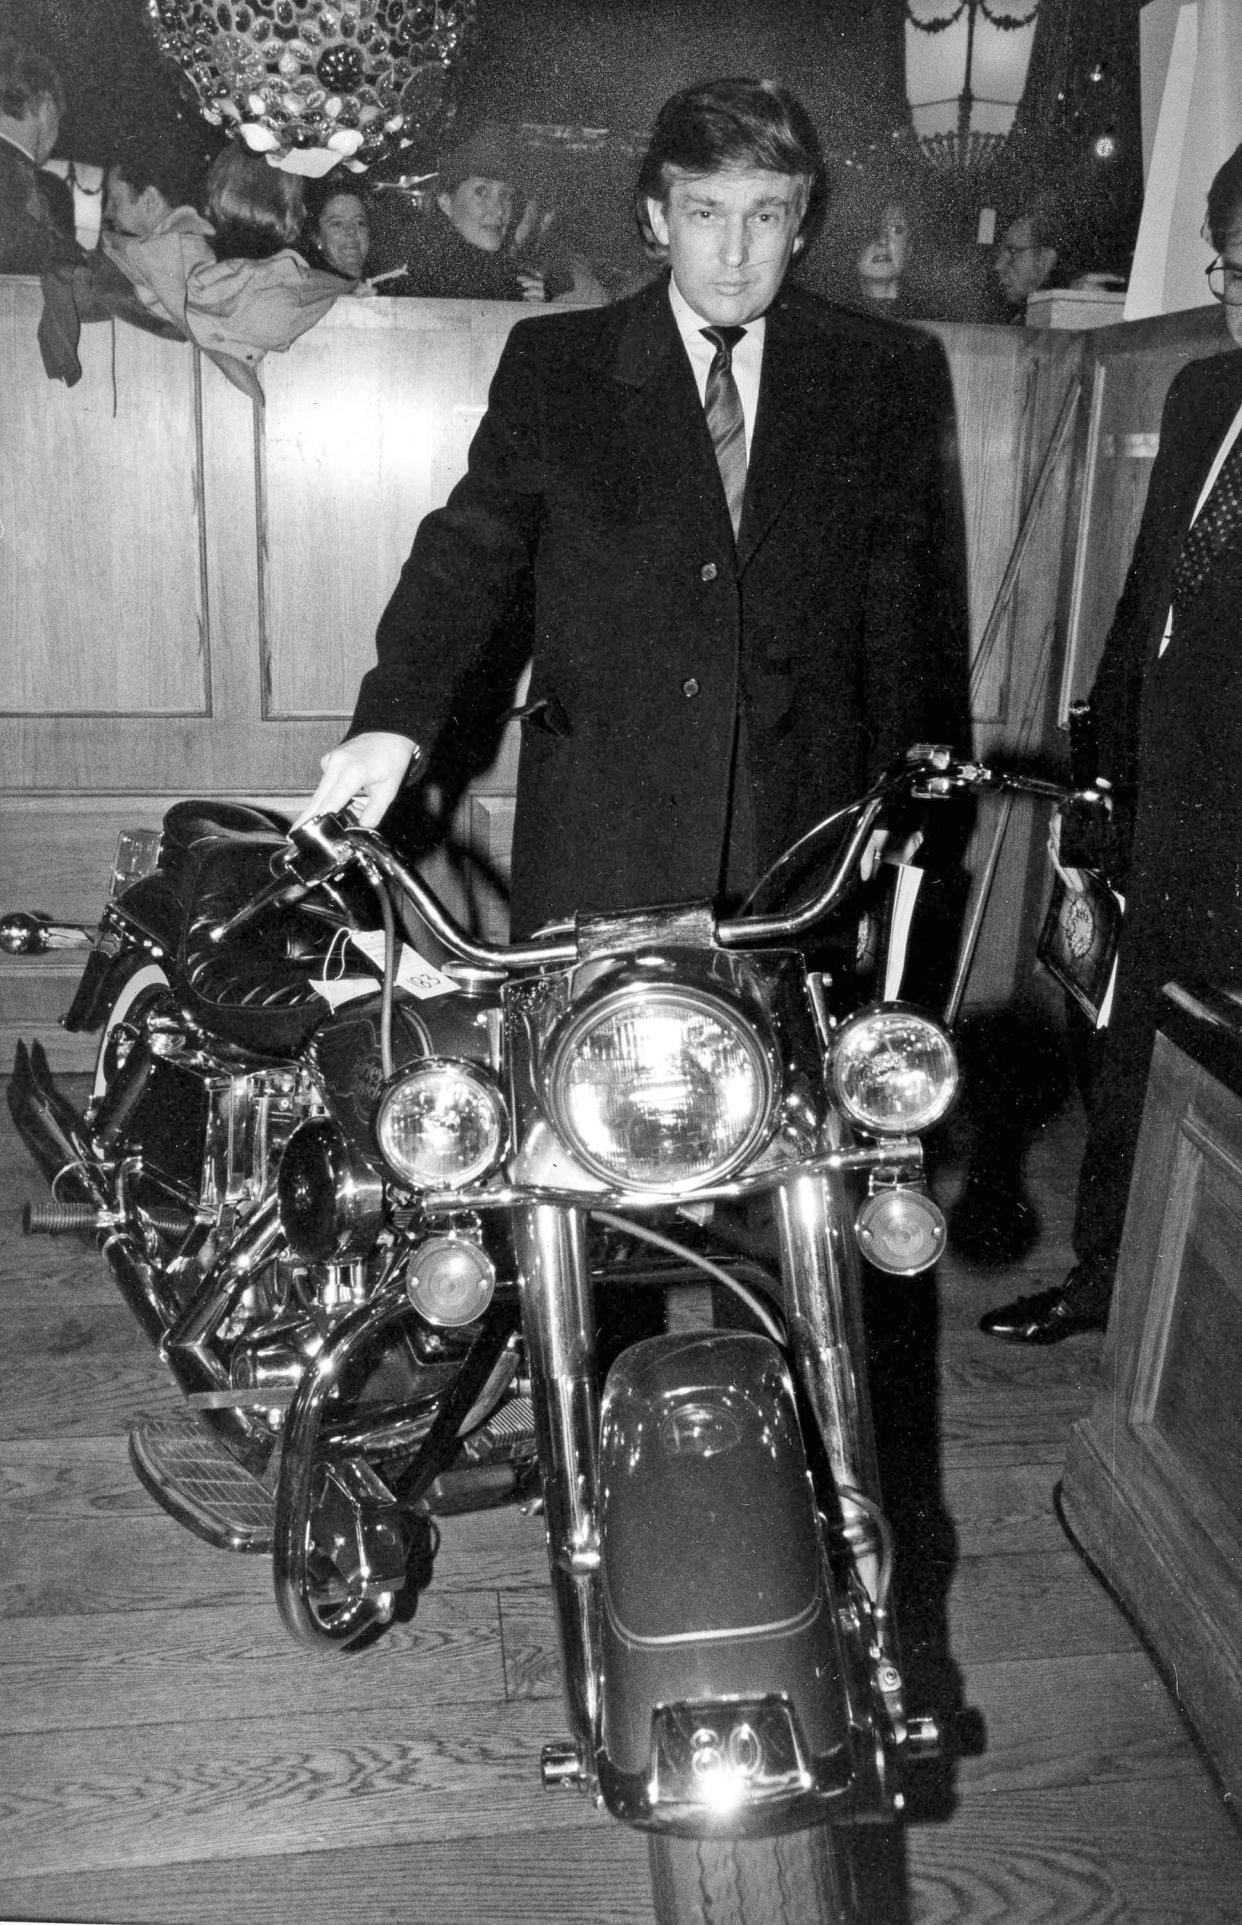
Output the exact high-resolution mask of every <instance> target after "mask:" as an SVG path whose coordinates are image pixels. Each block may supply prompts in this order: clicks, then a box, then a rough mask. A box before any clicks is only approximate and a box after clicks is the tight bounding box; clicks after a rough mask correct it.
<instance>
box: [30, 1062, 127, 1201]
mask: <svg viewBox="0 0 1242 1925" xmlns="http://www.w3.org/2000/svg"><path fill="white" fill-rule="evenodd" d="M9 1114H10V1115H11V1116H12V1118H13V1121H14V1123H15V1124H16V1125H17V1131H18V1134H19V1136H20V1137H21V1139H22V1142H23V1143H24V1144H25V1145H26V1148H27V1149H28V1150H29V1151H30V1154H31V1155H32V1156H33V1158H34V1160H35V1162H36V1163H37V1164H38V1165H39V1168H40V1169H41V1170H42V1171H43V1174H44V1176H45V1177H46V1178H47V1180H48V1182H49V1183H50V1184H51V1185H52V1186H53V1189H54V1191H55V1193H56V1197H57V1201H58V1202H65V1201H73V1202H81V1203H89V1204H93V1205H94V1206H95V1208H96V1209H106V1208H107V1207H108V1192H107V1187H106V1184H105V1182H104V1179H103V1176H102V1173H101V1171H100V1168H99V1159H98V1157H97V1156H96V1155H95V1152H94V1150H93V1149H92V1147H91V1144H90V1139H89V1138H88V1136H87V1134H86V1125H85V1124H84V1122H83V1120H82V1118H81V1117H80V1116H79V1115H78V1113H77V1111H76V1110H75V1109H74V1107H73V1105H72V1103H70V1101H69V1099H68V1098H67V1097H66V1096H63V1095H62V1094H61V1092H60V1091H59V1090H58V1089H57V1087H56V1085H55V1083H54V1082H53V1080H52V1072H51V1069H50V1067H49V1065H48V1060H47V1055H46V1053H45V1051H44V1049H43V1045H42V1044H41V1043H35V1044H33V1045H32V1047H31V1048H30V1049H29V1050H27V1048H26V1045H25V1043H19V1044H18V1045H17V1053H16V1055H15V1056H14V1058H13V1075H12V1077H11V1079H10V1081H9ZM66 1184H68V1185H70V1186H71V1187H72V1188H73V1189H74V1190H75V1191H76V1195H75V1196H74V1197H72V1198H66V1197H65V1196H64V1188H65V1185H66Z"/></svg>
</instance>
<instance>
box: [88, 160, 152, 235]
mask: <svg viewBox="0 0 1242 1925" xmlns="http://www.w3.org/2000/svg"><path fill="white" fill-rule="evenodd" d="M165 212H167V209H166V207H165V204H164V197H163V195H162V194H159V193H157V192H156V190H155V189H154V188H151V187H144V188H143V190H142V192H141V194H136V193H135V192H134V190H133V188H132V187H131V186H130V184H129V182H128V181H127V180H126V178H125V176H124V174H123V173H122V172H121V170H120V168H119V167H110V168H109V169H108V176H107V180H106V181H105V183H104V211H103V218H104V226H105V227H106V228H107V230H108V232H109V233H110V234H132V235H135V236H136V237H137V238H138V239H139V240H141V241H145V240H147V239H148V238H149V236H150V235H151V234H153V233H154V231H155V229H156V228H157V227H158V226H159V223H160V219H161V217H162V216H163V214H164V213H165Z"/></svg>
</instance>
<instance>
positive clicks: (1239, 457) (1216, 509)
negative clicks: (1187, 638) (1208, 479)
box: [1173, 435, 1242, 615]
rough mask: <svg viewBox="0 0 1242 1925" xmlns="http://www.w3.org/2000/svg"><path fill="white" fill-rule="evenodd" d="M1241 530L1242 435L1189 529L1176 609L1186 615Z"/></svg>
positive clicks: (1177, 571) (1177, 572)
mask: <svg viewBox="0 0 1242 1925" xmlns="http://www.w3.org/2000/svg"><path fill="white" fill-rule="evenodd" d="M1240 530H1242V435H1239V437H1238V439H1237V440H1236V441H1235V442H1234V444H1233V446H1232V448H1230V450H1229V453H1228V454H1227V455H1226V456H1225V459H1224V462H1223V464H1222V466H1221V471H1220V473H1219V474H1218V475H1217V477H1216V480H1215V481H1214V482H1213V484H1212V492H1211V494H1210V495H1209V496H1208V498H1207V500H1206V501H1205V502H1204V504H1203V507H1202V508H1201V509H1200V511H1199V513H1198V514H1197V515H1196V517H1195V519H1194V521H1193V522H1192V523H1191V525H1190V529H1189V531H1188V533H1187V535H1186V539H1185V541H1184V542H1183V543H1182V547H1181V553H1180V554H1179V555H1178V557H1177V563H1176V566H1175V567H1174V570H1173V606H1174V608H1175V609H1176V610H1177V612H1178V614H1179V615H1180V614H1184V613H1185V611H1186V610H1187V609H1188V608H1189V607H1190V604H1191V602H1193V601H1194V599H1195V597H1196V596H1197V595H1198V594H1199V593H1200V591H1201V590H1202V588H1203V586H1204V584H1205V583H1206V581H1207V578H1208V576H1209V575H1210V574H1211V572H1212V569H1213V566H1214V565H1215V562H1216V559H1217V557H1218V555H1220V554H1221V552H1222V550H1224V549H1225V548H1228V547H1229V546H1230V545H1231V544H1232V543H1233V542H1234V541H1236V539H1237V537H1238V533H1239V531H1240Z"/></svg>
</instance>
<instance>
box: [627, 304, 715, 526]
mask: <svg viewBox="0 0 1242 1925" xmlns="http://www.w3.org/2000/svg"><path fill="white" fill-rule="evenodd" d="M612 378H613V380H614V381H615V382H616V383H617V385H618V389H619V392H620V396H621V400H620V407H621V419H622V423H623V428H624V432H625V435H626V438H627V441H628V444H629V448H630V451H631V455H632V459H633V462H634V467H635V470H636V473H637V475H638V477H639V479H640V485H641V486H642V489H643V497H644V506H645V508H646V509H647V510H648V512H656V513H660V514H662V515H664V516H666V517H668V519H669V521H670V522H671V523H685V524H686V525H687V527H688V528H689V529H690V530H691V536H692V538H693V539H694V540H695V541H698V542H701V541H702V540H703V527H704V517H705V516H707V517H708V518H709V519H711V520H712V521H713V522H719V524H720V526H719V528H718V529H717V531H716V532H717V533H718V534H719V535H720V537H721V538H725V537H727V538H728V539H730V540H731V539H732V534H733V530H732V527H731V525H730V522H729V511H728V506H727V504H726V502H725V496H724V489H723V487H722V485H721V481H720V471H719V469H718V468H717V466H716V455H715V451H714V449H713V447H712V441H711V436H710V434H709V433H708V429H707V422H706V419H705V417H704V414H703V408H702V404H701V403H700V401H699V394H698V388H697V386H696V384H695V379H694V373H693V370H692V369H691V367H690V363H689V361H688V359H687V357H686V353H685V350H684V348H683V347H682V344H681V337H680V335H679V334H678V331H677V323H676V321H675V320H674V318H673V310H672V308H671V307H670V306H669V300H668V284H667V281H666V279H665V278H664V277H663V276H661V278H660V279H659V280H658V281H656V282H654V283H653V284H652V286H651V287H649V288H646V289H644V290H643V292H642V294H641V295H640V296H639V297H638V299H637V300H636V301H635V303H634V304H633V306H632V308H631V310H630V312H629V314H628V315H627V317H626V322H625V325H624V327H623V329H622V332H621V335H620V337H619V339H618V341H617V346H616V352H615V356H614V358H613V364H612Z"/></svg>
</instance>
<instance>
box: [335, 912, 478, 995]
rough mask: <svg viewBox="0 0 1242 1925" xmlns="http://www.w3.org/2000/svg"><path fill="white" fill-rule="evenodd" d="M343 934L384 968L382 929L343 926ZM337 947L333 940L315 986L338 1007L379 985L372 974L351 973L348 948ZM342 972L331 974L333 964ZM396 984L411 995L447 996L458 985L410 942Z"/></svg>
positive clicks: (406, 946) (375, 988)
mask: <svg viewBox="0 0 1242 1925" xmlns="http://www.w3.org/2000/svg"><path fill="white" fill-rule="evenodd" d="M340 933H341V934H342V935H344V936H347V937H348V938H349V939H350V940H352V941H353V942H355V943H357V945H358V947H359V949H361V951H362V953H363V955H364V956H366V957H367V959H368V961H370V962H372V963H374V965H375V967H376V969H378V970H380V971H381V972H382V970H383V967H384V937H383V932H382V931H381V930H376V931H375V932H374V933H373V934H362V933H360V932H359V931H358V930H356V929H350V930H348V931H346V930H342V931H341V932H340ZM346 947H347V944H342V945H341V947H340V948H339V949H338V947H337V944H336V943H335V942H334V943H333V945H332V948H331V951H330V952H329V955H328V957H327V959H326V961H325V963H324V970H323V975H322V976H316V977H315V978H314V980H313V983H312V987H313V988H314V989H315V990H316V992H317V993H318V994H319V995H320V996H322V997H323V999H324V1001H325V1003H327V1005H328V1007H329V1008H330V1009H339V1008H340V1007H341V1005H342V1003H352V1002H354V1001H356V999H357V998H358V997H359V996H373V995H374V994H375V991H376V990H377V988H378V987H379V984H378V983H377V982H376V979H375V977H374V976H372V975H366V976H351V975H349V974H347V973H346V963H345V953H344V952H345V948H346ZM334 964H335V966H336V968H337V969H338V970H339V972H340V973H339V974H337V975H334V974H332V973H331V972H332V969H333V965H334ZM397 987H398V989H404V990H407V991H408V992H409V994H410V995H411V996H417V997H420V998H423V999H426V998H427V997H430V996H447V995H449V994H450V993H451V992H452V991H453V990H455V989H456V987H457V985H456V983H455V982H454V981H453V979H452V977H451V976H446V975H445V974H444V973H443V971H442V970H439V969H437V968H436V966H435V964H434V963H430V962H428V961H427V959H426V957H425V956H420V955H419V953H418V951H417V950H416V949H411V948H410V946H409V944H408V943H402V945H401V958H400V961H399V962H398V964H397Z"/></svg>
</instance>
